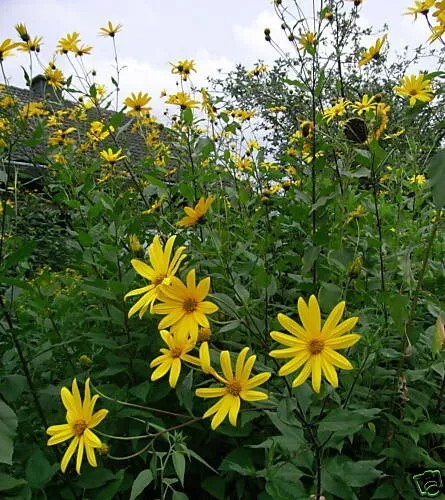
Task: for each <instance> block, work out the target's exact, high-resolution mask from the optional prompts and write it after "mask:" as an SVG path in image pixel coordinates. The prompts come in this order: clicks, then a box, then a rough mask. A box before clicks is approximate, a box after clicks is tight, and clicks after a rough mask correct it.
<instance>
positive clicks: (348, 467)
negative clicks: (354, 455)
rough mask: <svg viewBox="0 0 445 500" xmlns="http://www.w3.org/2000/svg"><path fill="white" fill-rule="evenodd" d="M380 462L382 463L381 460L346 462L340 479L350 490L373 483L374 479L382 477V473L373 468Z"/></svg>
mask: <svg viewBox="0 0 445 500" xmlns="http://www.w3.org/2000/svg"><path fill="white" fill-rule="evenodd" d="M381 462H383V459H380V460H359V461H358V462H350V461H347V462H345V463H344V464H343V466H342V474H341V477H342V478H344V479H345V480H346V482H347V483H348V484H349V486H351V487H352V488H361V487H362V486H366V485H367V484H371V483H373V482H374V481H375V480H376V479H378V478H380V477H382V476H383V475H384V474H383V472H382V471H379V470H377V469H376V468H375V467H376V466H377V465H378V464H380V463H381Z"/></svg>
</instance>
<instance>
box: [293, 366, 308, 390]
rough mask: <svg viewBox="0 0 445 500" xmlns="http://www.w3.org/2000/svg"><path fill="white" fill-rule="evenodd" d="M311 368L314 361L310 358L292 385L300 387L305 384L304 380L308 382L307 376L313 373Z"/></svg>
mask: <svg viewBox="0 0 445 500" xmlns="http://www.w3.org/2000/svg"><path fill="white" fill-rule="evenodd" d="M311 370H312V363H311V360H310V359H308V360H307V361H306V364H305V365H304V366H303V369H302V370H301V372H300V373H299V374H298V375H297V377H296V378H295V379H294V381H293V382H292V387H298V386H299V385H301V384H304V382H306V380H307V378H308V377H309V375H310V374H311Z"/></svg>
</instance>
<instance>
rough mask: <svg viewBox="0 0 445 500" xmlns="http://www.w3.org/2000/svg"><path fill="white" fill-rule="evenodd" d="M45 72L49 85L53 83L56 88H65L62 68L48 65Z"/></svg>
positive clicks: (52, 85)
mask: <svg viewBox="0 0 445 500" xmlns="http://www.w3.org/2000/svg"><path fill="white" fill-rule="evenodd" d="M43 74H44V75H45V78H46V81H47V82H48V85H51V87H53V88H55V89H62V88H63V73H62V71H61V70H60V69H57V68H52V67H50V66H48V67H47V68H45V71H44V73H43Z"/></svg>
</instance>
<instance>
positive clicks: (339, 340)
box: [325, 333, 360, 349]
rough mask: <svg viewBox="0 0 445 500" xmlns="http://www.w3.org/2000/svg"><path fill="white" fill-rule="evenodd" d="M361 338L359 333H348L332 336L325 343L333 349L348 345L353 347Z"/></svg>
mask: <svg viewBox="0 0 445 500" xmlns="http://www.w3.org/2000/svg"><path fill="white" fill-rule="evenodd" d="M359 340H360V335H358V334H357V333H350V334H348V335H342V336H341V337H333V338H330V339H328V340H326V342H325V345H326V346H327V347H330V348H331V349H345V348H346V347H351V346H352V345H354V344H355V343H356V342H358V341H359Z"/></svg>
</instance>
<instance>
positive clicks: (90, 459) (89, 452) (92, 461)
mask: <svg viewBox="0 0 445 500" xmlns="http://www.w3.org/2000/svg"><path fill="white" fill-rule="evenodd" d="M85 451H86V453H87V460H88V463H89V464H90V465H91V467H97V461H96V455H95V453H94V448H93V447H91V446H88V444H86V443H85Z"/></svg>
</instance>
